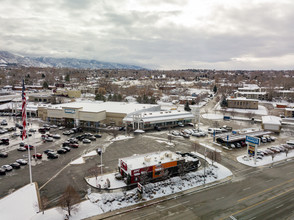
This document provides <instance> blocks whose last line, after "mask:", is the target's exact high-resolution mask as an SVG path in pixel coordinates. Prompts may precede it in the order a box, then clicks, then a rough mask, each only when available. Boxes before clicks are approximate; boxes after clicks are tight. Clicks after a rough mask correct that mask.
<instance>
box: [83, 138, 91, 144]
mask: <svg viewBox="0 0 294 220" xmlns="http://www.w3.org/2000/svg"><path fill="white" fill-rule="evenodd" d="M83 143H84V144H90V143H91V141H90V140H89V139H87V138H85V139H83Z"/></svg>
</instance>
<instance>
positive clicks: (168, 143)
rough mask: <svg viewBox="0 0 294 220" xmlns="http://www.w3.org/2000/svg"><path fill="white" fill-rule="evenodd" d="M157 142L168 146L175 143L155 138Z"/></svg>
mask: <svg viewBox="0 0 294 220" xmlns="http://www.w3.org/2000/svg"><path fill="white" fill-rule="evenodd" d="M156 141H157V142H158V143H164V144H166V145H168V146H170V147H174V146H175V144H174V143H171V142H167V141H161V140H156Z"/></svg>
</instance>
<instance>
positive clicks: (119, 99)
mask: <svg viewBox="0 0 294 220" xmlns="http://www.w3.org/2000/svg"><path fill="white" fill-rule="evenodd" d="M117 101H119V102H121V101H122V95H121V94H118V95H117Z"/></svg>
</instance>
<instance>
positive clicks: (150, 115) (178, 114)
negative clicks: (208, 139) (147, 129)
mask: <svg viewBox="0 0 294 220" xmlns="http://www.w3.org/2000/svg"><path fill="white" fill-rule="evenodd" d="M140 116H141V120H142V121H143V122H155V121H156V122H161V121H163V122H166V121H174V120H178V119H194V118H195V116H194V115H193V114H192V113H191V112H186V111H179V110H169V111H146V112H143V113H142V114H141V115H140ZM124 121H133V116H132V115H129V116H127V117H125V118H124Z"/></svg>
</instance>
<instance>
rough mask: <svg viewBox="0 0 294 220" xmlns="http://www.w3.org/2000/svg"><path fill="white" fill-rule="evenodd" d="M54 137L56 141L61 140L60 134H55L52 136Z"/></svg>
mask: <svg viewBox="0 0 294 220" xmlns="http://www.w3.org/2000/svg"><path fill="white" fill-rule="evenodd" d="M52 137H53V138H55V139H59V138H61V137H60V135H59V134H54V135H52Z"/></svg>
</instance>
